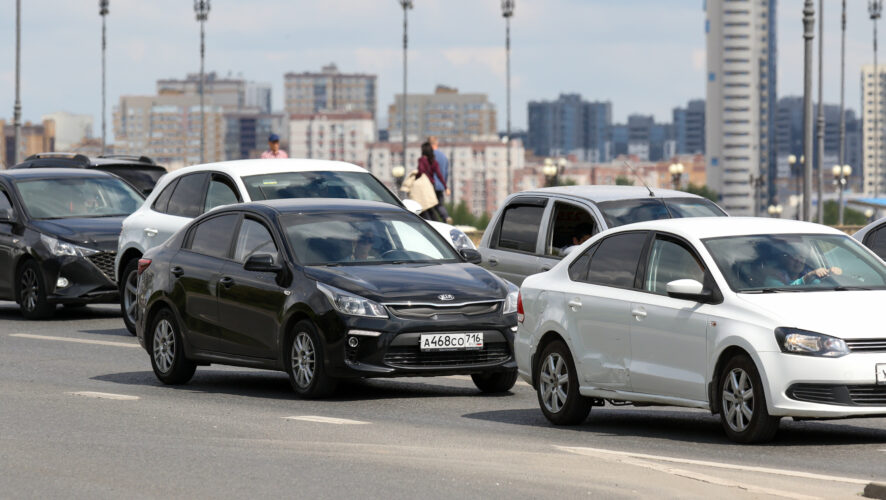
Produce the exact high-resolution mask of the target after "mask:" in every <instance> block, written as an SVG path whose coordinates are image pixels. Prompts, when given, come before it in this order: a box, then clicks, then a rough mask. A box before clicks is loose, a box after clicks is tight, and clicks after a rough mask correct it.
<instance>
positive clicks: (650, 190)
mask: <svg viewBox="0 0 886 500" xmlns="http://www.w3.org/2000/svg"><path fill="white" fill-rule="evenodd" d="M624 162H625V166H626V167H628V169H630V171H631V173H632V174H634V176H635V177H636V178H638V179H640V182H642V183H643V187H645V188H646V190H647V191H649V196H651V197H653V198H655V193H653V192H652V188H650V187H649V184H646V181H645V180H643V177H641V176H640V174H638V173H637V171H636V170H634V167H633V166H632V165H631V162H629V161H627V160H625V161H624Z"/></svg>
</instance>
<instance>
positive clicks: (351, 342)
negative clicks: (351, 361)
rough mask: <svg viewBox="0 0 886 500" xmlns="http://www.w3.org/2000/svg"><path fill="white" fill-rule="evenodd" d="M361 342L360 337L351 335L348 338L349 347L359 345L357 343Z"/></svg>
mask: <svg viewBox="0 0 886 500" xmlns="http://www.w3.org/2000/svg"><path fill="white" fill-rule="evenodd" d="M359 343H360V339H358V338H357V337H351V338H349V339H348V346H349V347H357V344H359Z"/></svg>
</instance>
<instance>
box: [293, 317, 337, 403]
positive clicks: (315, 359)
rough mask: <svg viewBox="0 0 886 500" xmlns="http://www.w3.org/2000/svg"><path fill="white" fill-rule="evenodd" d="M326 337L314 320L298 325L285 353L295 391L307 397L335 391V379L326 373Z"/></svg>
mask: <svg viewBox="0 0 886 500" xmlns="http://www.w3.org/2000/svg"><path fill="white" fill-rule="evenodd" d="M323 353H324V346H323V340H322V339H321V338H320V334H319V333H318V331H317V328H316V327H315V326H314V324H313V323H311V322H310V321H307V320H302V321H299V322H298V323H296V324H295V328H294V330H293V334H292V335H291V338H290V341H289V349H287V352H286V359H287V363H286V371H287V372H289V382H290V383H291V384H292V389H293V390H295V392H296V394H298V395H299V396H301V397H305V398H322V397H326V396H329V395H330V394H332V393H333V392H335V386H336V382H335V379H333V378H332V377H330V376H329V375H327V374H326V368H325V366H324V364H323V361H324V357H323Z"/></svg>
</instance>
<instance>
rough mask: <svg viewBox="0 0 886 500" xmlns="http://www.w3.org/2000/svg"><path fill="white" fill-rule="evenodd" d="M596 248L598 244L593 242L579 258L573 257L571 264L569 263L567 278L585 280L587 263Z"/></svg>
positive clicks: (589, 261)
mask: <svg viewBox="0 0 886 500" xmlns="http://www.w3.org/2000/svg"><path fill="white" fill-rule="evenodd" d="M598 248H600V244H599V243H594V244H593V245H591V247H590V248H588V249H587V250H585V253H583V254H581V256H580V257H579V258H577V259H575V260H574V261H573V262H572V264H570V265H569V279H571V280H572V281H585V280H587V278H588V264H590V263H591V257H592V256H593V255H594V252H596V251H597V249H598Z"/></svg>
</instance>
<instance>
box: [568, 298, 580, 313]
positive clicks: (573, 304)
mask: <svg viewBox="0 0 886 500" xmlns="http://www.w3.org/2000/svg"><path fill="white" fill-rule="evenodd" d="M566 305H568V306H569V308H570V309H572V310H573V311H578V310H579V309H581V299H579V298H575V299H572V300H570V301H569V302H567V303H566Z"/></svg>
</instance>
